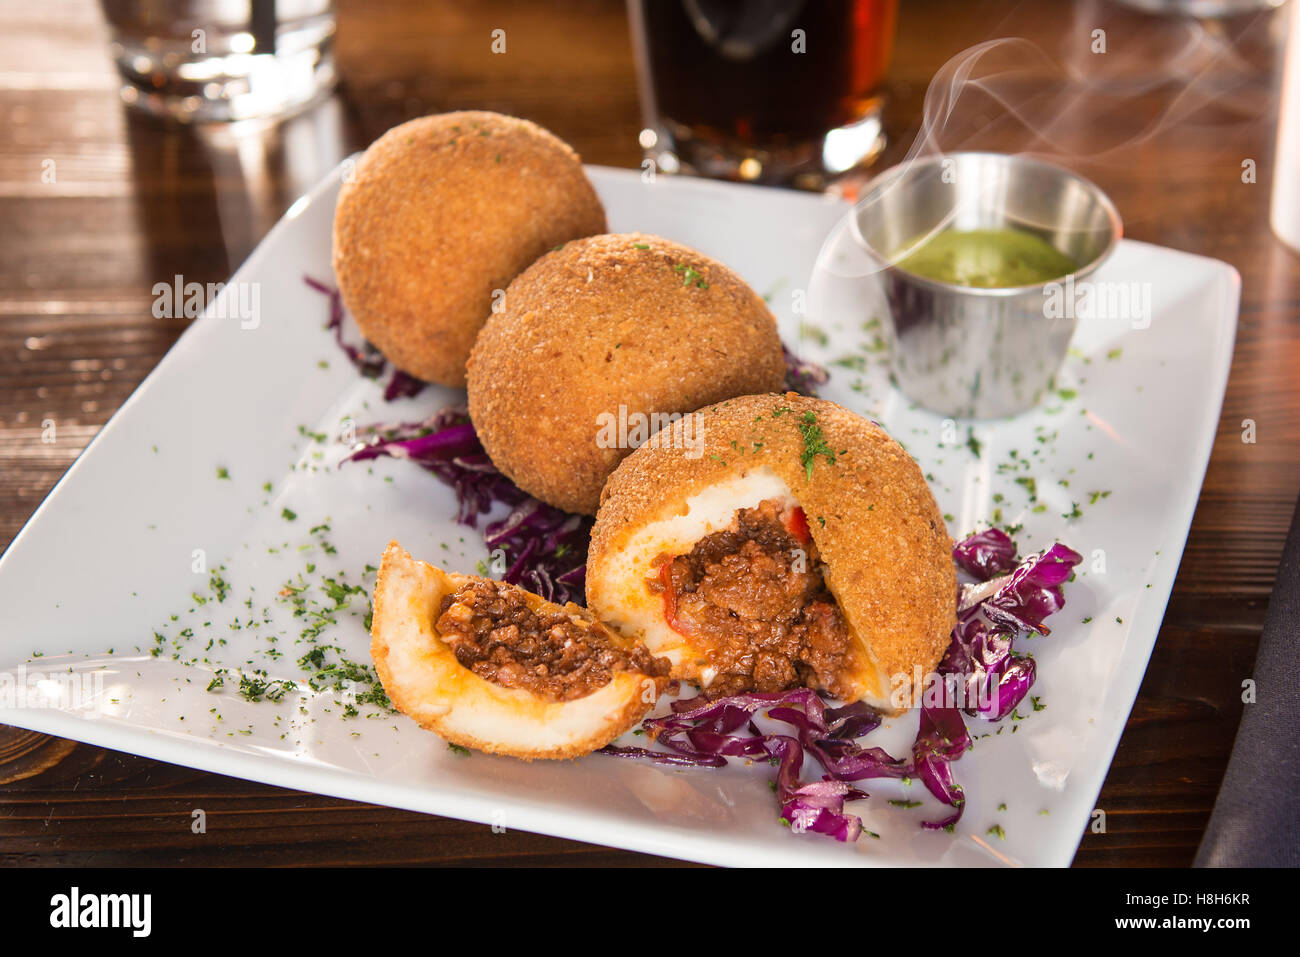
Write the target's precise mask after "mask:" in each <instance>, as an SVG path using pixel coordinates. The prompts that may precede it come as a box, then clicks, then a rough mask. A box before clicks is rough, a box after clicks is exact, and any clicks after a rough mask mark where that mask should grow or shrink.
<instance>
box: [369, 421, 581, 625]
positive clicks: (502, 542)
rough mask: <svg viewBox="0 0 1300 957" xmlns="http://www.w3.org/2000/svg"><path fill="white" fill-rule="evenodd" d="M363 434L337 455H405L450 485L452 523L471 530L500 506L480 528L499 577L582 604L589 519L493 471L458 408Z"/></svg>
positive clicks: (552, 598) (547, 596)
mask: <svg viewBox="0 0 1300 957" xmlns="http://www.w3.org/2000/svg"><path fill="white" fill-rule="evenodd" d="M365 436H366V437H365V438H363V443H362V445H361V447H360V448H358V449H357V450H356V451H354V452H353V453H352V454H351V455H349V456H348V457H347V458H345V459H344V460H343V461H345V462H360V461H364V460H366V459H373V458H378V457H379V456H385V455H386V456H392V457H394V458H402V459H409V460H410V461H412V462H414V463H415V464H416V465H419V466H420V467H421V468H423V469H426V470H427V471H429V472H432V473H433V474H434V475H436V476H437V477H438V478H440V479H442V481H444V482H445V483H447V484H448V485H450V486H451V487H452V488H453V489H454V490H455V492H456V500H457V502H458V504H459V507H458V511H457V514H456V521H458V522H460V523H461V524H462V525H468V526H469V527H470V528H477V527H478V517H479V516H480V515H483V514H485V513H487V512H489V511H490V510H491V509H492V508H493V506H495V505H498V504H501V505H505V506H508V507H509V509H510V511H509V512H508V513H507V514H506V515H505V516H504V517H503V518H501V519H499V520H497V521H493V522H489V523H488V524H487V526H486V527H485V528H484V529H483V543H484V544H485V545H487V547H488V551H489V552H490V553H491V555H492V561H493V563H494V565H496V568H495V569H494V570H495V571H496V572H498V573H499V577H500V578H501V579H502V580H503V581H506V582H509V583H510V584H512V585H520V586H521V587H523V588H526V589H528V590H529V591H531V592H535V593H537V594H538V595H541V596H542V597H543V598H545V599H547V600H548V601H554V602H559V603H561V604H563V603H564V602H567V601H573V602H577V603H578V604H583V603H585V600H586V599H585V593H586V574H587V545H588V542H589V540H590V537H591V526H592V519H590V518H589V517H586V516H583V515H570V514H569V513H568V512H562V511H560V510H559V509H558V508H552V507H551V506H550V505H547V504H545V503H543V502H539V501H538V500H537V499H535V498H532V497H531V496H529V495H527V494H525V493H524V492H523V491H522V490H521V489H520V488H519V487H518V486H517V485H515V484H514V483H513V482H511V481H510V480H509V479H508V478H506V477H505V476H504V475H502V474H501V473H500V472H499V471H497V468H496V466H494V465H493V464H492V461H491V459H489V458H488V456H487V453H486V452H485V451H483V446H482V444H480V442H479V440H478V434H477V433H476V432H475V431H474V426H473V425H472V424H471V423H470V421H469V413H468V412H467V411H466V410H465V408H464V407H463V406H451V407H448V408H445V409H442V410H441V411H439V412H436V413H434V414H433V415H432V416H430V417H429V418H428V419H426V420H424V421H423V422H398V423H394V424H391V425H377V426H370V427H369V428H368V429H366V430H365Z"/></svg>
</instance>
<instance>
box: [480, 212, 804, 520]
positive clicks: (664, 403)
mask: <svg viewBox="0 0 1300 957" xmlns="http://www.w3.org/2000/svg"><path fill="white" fill-rule="evenodd" d="M784 375H785V363H784V359H783V355H782V349H781V340H780V337H779V336H778V335H777V328H776V320H775V319H774V318H773V316H772V314H771V312H769V311H768V309H767V307H766V306H765V305H764V303H763V300H762V299H761V298H760V297H759V296H758V295H757V294H756V293H755V292H754V291H753V290H752V289H751V288H750V287H749V286H748V285H746V284H745V282H744V281H743V280H742V279H741V278H740V277H739V276H737V275H736V274H735V273H733V272H732V271H731V270H730V269H728V268H727V267H726V266H724V265H722V264H721V263H719V262H716V261H714V260H712V259H710V258H708V257H707V256H704V255H701V254H700V253H698V252H696V251H694V250H692V249H689V248H687V247H685V246H682V245H680V244H678V243H675V242H671V241H669V240H667V239H662V238H660V237H658V236H650V235H645V234H641V233H633V234H627V235H604V236H592V237H589V238H586V239H580V240H576V241H573V242H569V243H566V244H565V245H564V246H563V247H562V248H560V249H558V250H555V251H553V252H550V253H548V254H547V255H545V256H543V257H542V258H541V259H540V260H538V261H537V262H535V263H534V264H533V265H532V266H530V267H529V268H528V269H527V270H526V271H525V272H523V273H522V274H521V275H520V276H519V277H518V278H517V279H515V281H514V282H512V283H511V284H510V286H509V288H508V289H507V290H506V296H505V302H504V308H503V309H501V310H500V311H499V312H496V313H494V314H493V315H492V316H491V317H490V318H489V319H488V321H487V323H486V324H485V325H484V326H483V330H482V332H481V333H480V334H479V337H478V341H477V342H476V343H475V344H474V350H473V352H472V353H471V355H470V361H469V414H470V418H471V419H473V421H474V426H475V428H476V429H477V430H478V435H479V438H480V439H481V441H482V442H483V446H484V448H485V449H486V450H487V453H488V455H489V456H491V458H492V461H493V463H494V464H495V465H496V466H497V468H499V469H500V470H501V471H502V472H504V473H505V474H506V475H507V476H509V477H510V479H512V480H513V481H514V482H515V484H516V485H518V486H519V487H520V488H522V489H523V490H524V491H526V492H528V493H529V494H531V495H533V496H536V497H537V498H539V499H541V500H542V501H544V502H548V503H550V504H551V505H554V506H556V507H558V508H562V509H565V510H567V511H570V512H580V513H586V514H592V513H594V512H595V511H596V506H597V505H598V504H599V501H600V491H601V488H602V487H603V486H604V484H605V479H606V478H607V477H608V476H609V474H610V473H611V472H612V471H613V470H614V468H615V467H616V466H617V465H618V463H619V462H620V461H621V460H622V459H623V457H624V456H626V455H627V454H628V453H629V452H630V451H631V450H632V449H633V448H635V447H636V446H638V445H640V444H642V443H644V442H646V441H647V440H648V439H650V437H651V435H652V434H653V433H654V432H655V431H656V430H657V429H659V428H661V427H662V426H663V425H666V424H668V422H670V421H672V420H673V419H674V418H679V417H680V416H681V415H682V414H684V413H689V412H693V411H694V410H696V409H698V408H700V407H702V406H706V405H710V404H712V403H714V402H718V401H720V400H722V399H726V398H730V397H732V396H737V395H745V394H748V393H753V392H768V391H772V390H775V389H779V388H780V387H781V383H782V381H783V379H784Z"/></svg>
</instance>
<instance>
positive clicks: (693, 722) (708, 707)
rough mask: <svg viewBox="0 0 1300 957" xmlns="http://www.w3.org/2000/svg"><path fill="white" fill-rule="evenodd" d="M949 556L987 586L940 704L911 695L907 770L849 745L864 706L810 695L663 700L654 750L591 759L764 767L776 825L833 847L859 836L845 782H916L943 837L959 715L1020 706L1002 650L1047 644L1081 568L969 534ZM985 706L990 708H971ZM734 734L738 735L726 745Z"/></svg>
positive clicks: (961, 724) (1025, 663)
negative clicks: (807, 760)
mask: <svg viewBox="0 0 1300 957" xmlns="http://www.w3.org/2000/svg"><path fill="white" fill-rule="evenodd" d="M953 554H954V560H956V561H957V562H958V564H960V565H961V566H962V568H963V569H967V570H969V571H971V573H972V574H973V575H974V576H975V577H976V578H980V579H981V580H982V581H986V582H987V583H988V587H986V588H984V589H983V592H982V593H981V594H979V595H977V596H975V597H972V598H970V599H969V601H964V602H963V606H962V608H963V610H962V611H961V612H960V614H959V616H958V621H957V626H956V627H955V628H954V629H953V634H952V644H951V645H950V646H949V649H948V653H947V655H946V656H945V657H944V659H943V661H942V662H941V663H940V665H939V672H940V674H941V675H946V676H949V678H950V680H953V679H955V684H950V690H949V694H948V696H946V697H945V700H943V701H942V702H937V703H932V702H930V701H929V700H927V696H922V699H921V703H920V722H919V726H918V729H917V735H916V739H915V741H914V742H913V744H912V754H911V760H910V761H908V760H904V759H901V758H895V757H893V756H892V755H891V754H889V753H888V752H887V751H885V750H884V749H883V748H878V747H866V746H865V745H864V744H863V743H861V742H860V741H859V739H860V738H863V737H865V736H866V735H868V734H870V733H871V732H872V731H874V730H875V729H876V728H877V727H879V725H880V723H881V716H880V715H879V714H878V713H877V712H875V711H874V710H872V709H871V708H870V707H868V706H867V705H866V704H864V703H862V702H857V703H855V704H850V705H846V706H844V707H842V708H828V707H827V705H826V702H825V701H824V700H823V699H822V698H821V697H820V696H819V695H818V694H817V692H815V691H812V690H809V689H807V688H800V689H796V690H794V691H787V692H784V693H777V694H758V693H754V694H742V695H735V696H733V697H729V698H719V699H717V700H714V701H708V700H707V699H706V698H704V697H703V696H701V697H696V698H691V699H687V700H684V701H683V700H678V701H674V702H673V704H672V707H671V713H670V714H668V715H666V716H664V717H662V718H649V719H647V720H646V721H644V722H643V723H642V726H643V727H644V728H645V730H646V731H648V732H649V733H650V735H651V736H652V737H653V739H654V741H655V743H656V744H657V745H659V748H657V749H650V748H635V747H619V746H615V745H609V746H607V747H605V748H602V749H601V750H602V752H603V753H605V754H610V755H614V756H616V757H630V758H645V759H648V760H650V761H654V762H656V763H658V764H666V765H679V766H693V767H722V766H723V765H725V764H726V763H727V760H726V759H727V758H728V757H750V758H752V757H764V756H766V757H768V758H769V759H770V760H772V761H774V762H775V763H776V764H777V778H776V791H777V796H778V799H779V802H780V807H781V819H782V820H783V821H785V822H786V823H787V824H789V825H790V826H791V827H793V828H795V829H796V830H800V831H815V832H817V833H820V834H828V835H830V836H832V837H834V838H835V839H836V840H840V841H853V840H856V839H857V837H858V836H859V835H860V834H861V832H862V822H861V820H860V819H859V818H858V817H856V816H855V815H853V814H849V813H848V812H846V811H845V810H844V804H845V802H846V801H851V800H858V799H861V798H865V797H867V795H866V793H865V792H863V791H860V790H858V789H857V788H855V787H853V786H852V785H853V784H854V783H855V782H858V781H865V780H869V779H871V778H882V777H888V778H903V777H909V778H910V777H917V778H920V780H921V782H922V783H923V784H925V786H926V789H927V790H928V791H929V792H930V793H931V794H932V795H934V797H935V798H937V799H938V800H939V801H940V802H942V803H943V804H944V805H945V806H946V807H948V808H950V809H951V811H950V813H948V814H946V815H945V816H943V817H941V818H939V819H937V820H925V821H922V822H921V826H922V827H924V828H928V829H931V830H939V829H942V830H948V831H951V830H952V829H953V828H954V827H955V826H956V824H957V822H958V821H960V820H961V816H962V812H963V811H964V810H965V806H966V794H965V792H964V791H963V790H962V787H961V785H960V784H959V783H957V780H956V777H955V776H954V774H953V769H952V764H953V762H954V761H957V760H959V759H960V758H961V756H962V755H963V754H965V753H966V751H967V750H969V748H970V747H971V737H970V734H969V733H968V732H967V730H966V723H965V721H964V720H963V718H962V711H963V710H965V711H966V713H967V714H970V715H973V716H978V717H981V718H984V719H986V720H990V721H998V720H1001V719H1002V718H1004V717H1006V716H1007V715H1008V714H1010V713H1011V712H1012V711H1013V710H1014V709H1015V707H1016V705H1017V704H1019V703H1020V702H1021V701H1022V700H1023V699H1024V697H1025V695H1026V694H1027V693H1028V692H1029V688H1030V687H1031V686H1032V685H1033V683H1034V677H1035V674H1036V672H1035V666H1034V661H1033V659H1032V658H1026V657H1021V656H1017V655H1015V654H1013V653H1012V642H1013V641H1014V639H1015V637H1016V636H1017V635H1018V634H1019V633H1020V632H1021V631H1025V630H1034V631H1038V632H1040V633H1042V634H1047V633H1048V632H1047V628H1046V626H1045V625H1044V624H1043V619H1044V618H1046V617H1047V616H1048V615H1050V614H1052V613H1054V612H1056V611H1059V610H1060V608H1061V606H1062V605H1063V604H1064V596H1063V594H1062V592H1061V584H1062V583H1063V582H1064V581H1065V580H1066V579H1067V578H1068V577H1069V576H1070V570H1071V569H1072V568H1073V567H1074V565H1076V564H1078V563H1079V562H1080V561H1081V560H1082V558H1081V556H1080V555H1079V554H1078V553H1076V552H1074V551H1071V550H1070V549H1069V548H1066V547H1065V546H1064V545H1060V544H1057V545H1053V546H1052V547H1051V548H1049V549H1046V550H1045V551H1043V552H1040V553H1038V554H1036V555H1031V556H1030V557H1029V558H1027V559H1025V560H1024V561H1022V562H1019V563H1018V564H1017V562H1016V561H1015V555H1016V548H1015V544H1014V543H1013V542H1012V541H1011V539H1010V538H1009V537H1007V536H1006V535H1004V534H1003V533H1002V532H996V533H995V534H989V533H988V532H983V533H980V534H978V535H972V536H971V537H970V538H968V539H966V540H965V541H963V542H959V543H958V544H957V546H956V548H955V549H954V550H953ZM1007 569H1014V570H1013V571H1011V573H1010V574H1008V575H1005V576H1004V577H1003V578H1001V579H994V578H993V577H992V576H994V575H996V574H997V573H998V572H999V571H1003V570H1007ZM963 681H964V682H965V686H966V687H965V690H966V692H967V697H965V698H963V699H961V700H963V701H965V702H967V703H968V704H970V703H972V702H974V704H971V706H969V707H966V708H964V709H963V708H962V707H959V705H958V703H956V702H955V701H952V700H948V698H949V697H955V696H953V695H952V694H951V688H952V687H955V686H956V685H959V684H961V683H962V682H963ZM976 692H982V693H983V695H984V696H983V697H979V696H978V695H977V694H976ZM984 701H987V702H989V703H988V704H986V705H983V704H981V702H984ZM760 710H761V711H763V712H764V714H765V715H766V717H767V718H769V719H771V720H774V721H780V722H784V723H785V724H787V725H789V726H790V728H791V733H788V734H763V733H762V732H760V731H759V729H758V728H757V727H756V726H755V724H754V722H753V720H752V716H753V715H754V714H755V713H756V712H758V711H760ZM742 727H744V728H745V729H746V731H747V732H748V733H747V734H743V735H736V734H735V733H734V732H736V731H737V730H739V729H740V728H742ZM805 754H806V755H807V756H809V757H811V758H812V759H813V760H815V761H816V762H817V763H818V764H819V765H820V766H821V767H822V769H823V771H824V775H823V777H822V779H821V780H820V781H814V782H812V783H810V784H804V783H801V782H800V780H799V772H800V770H801V768H802V764H803V758H804V755H805Z"/></svg>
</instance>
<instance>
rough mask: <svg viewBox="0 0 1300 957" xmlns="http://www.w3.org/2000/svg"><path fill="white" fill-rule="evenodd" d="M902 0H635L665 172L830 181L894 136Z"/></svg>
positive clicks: (646, 138)
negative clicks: (890, 115) (887, 108)
mask: <svg viewBox="0 0 1300 957" xmlns="http://www.w3.org/2000/svg"><path fill="white" fill-rule="evenodd" d="M897 13H898V0H628V16H629V20H630V25H631V29H632V41H633V45H634V47H635V49H636V55H637V70H638V74H639V76H638V81H639V84H640V88H641V105H642V114H643V117H644V122H643V126H644V129H643V130H642V131H641V146H642V147H643V148H644V150H645V152H646V157H647V159H648V160H650V161H652V162H653V163H654V164H655V167H656V168H657V170H658V171H660V172H665V173H676V172H686V173H694V174H697V175H702V176H714V177H719V178H726V179H735V180H742V181H747V182H757V183H768V184H779V185H795V186H804V187H808V188H814V189H815V188H820V187H821V186H823V185H824V184H825V182H826V180H827V179H828V178H830V177H833V176H835V175H837V174H840V173H843V172H846V171H847V170H849V169H852V168H854V167H856V166H862V165H866V164H869V163H870V162H871V161H872V160H874V159H875V158H876V157H877V156H878V155H879V154H880V151H881V150H882V149H883V148H884V133H883V128H882V124H881V96H880V84H881V81H882V79H883V78H884V75H885V71H886V69H887V68H888V66H889V56H890V52H891V49H892V47H893V40H894V22H895V19H896V17H897Z"/></svg>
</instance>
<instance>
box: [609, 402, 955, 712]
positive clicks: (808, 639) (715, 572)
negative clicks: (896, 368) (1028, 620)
mask: <svg viewBox="0 0 1300 957" xmlns="http://www.w3.org/2000/svg"><path fill="white" fill-rule="evenodd" d="M695 418H696V420H697V421H696V424H695V426H694V427H695V429H696V430H697V433H698V434H699V435H700V436H702V437H703V448H704V453H705V454H703V455H701V456H695V457H688V456H686V455H684V454H683V453H682V450H681V449H680V448H679V447H677V445H676V444H675V443H673V442H667V443H662V444H660V445H659V446H658V447H653V448H651V447H646V448H641V449H638V450H637V451H636V452H634V453H632V455H630V456H628V458H627V459H625V460H624V461H623V463H622V464H621V465H620V466H619V467H618V469H617V470H616V471H615V472H614V474H613V475H612V476H610V479H609V482H608V484H607V485H606V486H605V491H604V495H603V496H602V501H601V506H600V511H599V512H598V513H597V515H596V525H595V528H594V530H593V532H592V541H591V551H590V553H589V557H588V561H587V604H588V607H589V608H590V609H591V610H592V612H593V613H594V614H596V615H597V616H598V617H599V618H600V619H601V620H602V621H604V622H606V623H607V624H609V625H611V626H612V627H614V628H616V629H618V630H620V631H622V632H623V633H624V634H625V635H627V636H628V637H630V638H634V639H637V640H640V641H644V643H645V645H646V647H647V648H648V649H649V650H650V652H651V653H652V654H655V655H663V656H664V657H667V658H668V659H669V660H670V661H672V663H673V671H672V676H673V677H674V678H682V679H687V680H691V681H694V682H697V683H698V684H700V685H701V686H702V687H703V689H704V690H705V692H706V693H708V694H710V695H716V694H734V693H738V692H741V691H780V690H784V689H787V688H791V687H805V686H806V687H812V688H816V689H819V690H823V691H825V692H827V693H828V694H830V695H832V696H833V697H836V698H839V699H841V700H844V701H856V700H865V701H867V702H868V703H870V704H871V705H872V706H873V707H877V708H880V709H882V710H888V711H894V710H899V709H900V708H901V707H903V706H904V705H903V704H900V702H906V703H910V700H911V697H910V692H911V688H912V685H913V681H914V678H915V676H916V674H917V673H918V671H919V674H920V676H921V678H922V680H924V678H925V677H926V676H928V675H929V674H930V673H931V672H932V671H933V670H934V668H935V666H936V665H937V664H938V662H939V660H940V658H941V657H942V656H943V654H944V652H945V650H946V649H947V647H948V644H949V641H950V638H951V632H952V629H953V626H954V624H955V623H956V604H957V601H956V599H957V579H956V572H955V570H954V567H953V562H952V557H951V549H952V541H951V539H950V538H949V536H948V532H947V529H946V527H945V526H944V521H943V517H942V515H941V514H940V512H939V508H938V505H937V504H936V503H935V500H934V496H933V495H932V494H931V492H930V489H929V487H928V486H927V485H926V482H925V478H924V477H923V476H922V474H921V470H920V468H919V467H918V466H917V464H916V462H915V461H913V459H912V458H911V456H909V455H908V454H907V452H906V451H904V450H903V448H902V447H901V446H900V445H899V444H898V443H897V442H895V441H894V440H893V439H892V438H890V437H889V435H887V434H886V433H885V431H884V430H883V429H881V428H880V427H879V426H878V425H876V424H874V423H872V422H869V421H868V420H866V419H864V418H862V417H861V416H858V415H855V414H854V413H852V412H850V411H848V410H847V409H844V408H843V407H841V406H838V405H836V404H834V403H832V402H827V401H825V400H820V399H810V398H806V397H802V396H798V395H795V394H793V393H787V394H784V395H778V394H768V395H754V396H745V397H742V398H737V399H732V400H729V401H726V402H721V403H718V404H717V405H714V406H711V407H709V408H707V409H703V410H701V411H700V412H699V413H698V414H697V415H696V416H695ZM680 427H681V426H676V425H675V426H674V428H675V429H676V428H680Z"/></svg>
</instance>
